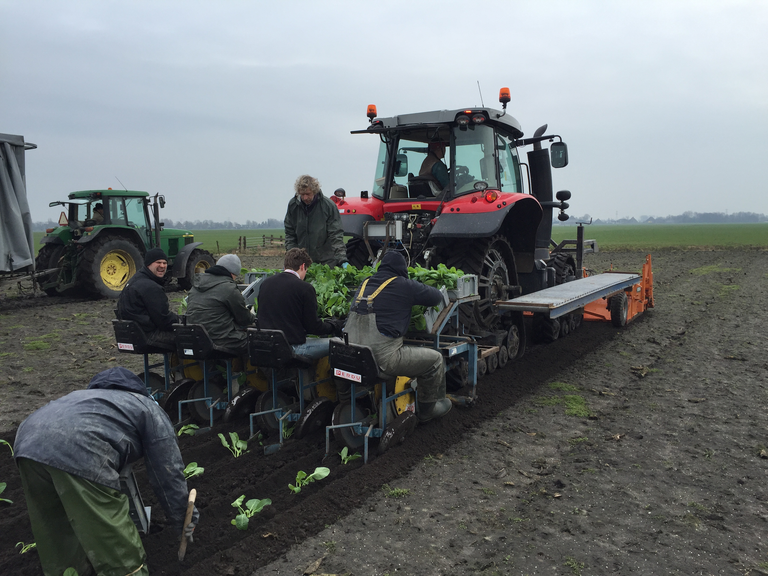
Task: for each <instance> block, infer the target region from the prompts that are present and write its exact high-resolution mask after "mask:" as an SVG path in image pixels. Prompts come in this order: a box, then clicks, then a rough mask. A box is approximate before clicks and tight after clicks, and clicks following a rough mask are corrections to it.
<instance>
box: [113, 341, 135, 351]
mask: <svg viewBox="0 0 768 576" xmlns="http://www.w3.org/2000/svg"><path fill="white" fill-rule="evenodd" d="M117 349H118V350H131V351H132V350H133V344H126V343H124V342H118V343H117Z"/></svg>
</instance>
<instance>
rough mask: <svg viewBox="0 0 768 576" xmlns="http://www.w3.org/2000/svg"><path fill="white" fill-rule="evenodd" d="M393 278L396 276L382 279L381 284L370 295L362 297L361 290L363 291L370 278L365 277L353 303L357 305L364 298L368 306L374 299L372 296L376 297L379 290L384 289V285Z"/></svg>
mask: <svg viewBox="0 0 768 576" xmlns="http://www.w3.org/2000/svg"><path fill="white" fill-rule="evenodd" d="M395 278H397V276H392V278H389V279H388V280H385V281H384V282H383V283H382V284H381V286H379V287H378V288H377V289H376V291H375V292H374V293H373V294H371V295H370V296H368V297H364V296H363V292H365V287H366V286H367V285H368V280H370V278H366V279H365V282H363V285H362V286H360V292H358V293H357V298H355V305H357V304H360V302H361V301H362V300H365V301H366V302H367V303H368V306H370V305H371V302H373V299H374V298H376V296H378V295H379V292H381V291H382V290H384V288H385V287H386V285H387V284H389V283H390V282H392V280H394V279H395Z"/></svg>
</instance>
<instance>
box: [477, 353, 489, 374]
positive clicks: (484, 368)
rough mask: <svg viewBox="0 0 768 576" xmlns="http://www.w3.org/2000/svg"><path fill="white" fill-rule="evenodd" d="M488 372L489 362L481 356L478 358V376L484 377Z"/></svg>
mask: <svg viewBox="0 0 768 576" xmlns="http://www.w3.org/2000/svg"><path fill="white" fill-rule="evenodd" d="M486 374H488V362H486V361H485V358H479V359H478V360H477V377H478V378H482V377H483V376H485V375H486Z"/></svg>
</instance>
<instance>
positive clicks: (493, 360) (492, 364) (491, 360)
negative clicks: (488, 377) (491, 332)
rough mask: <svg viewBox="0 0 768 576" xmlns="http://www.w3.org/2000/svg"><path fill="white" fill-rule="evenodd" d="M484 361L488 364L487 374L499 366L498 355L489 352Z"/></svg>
mask: <svg viewBox="0 0 768 576" xmlns="http://www.w3.org/2000/svg"><path fill="white" fill-rule="evenodd" d="M485 361H486V363H487V364H488V374H493V373H494V372H496V368H498V367H499V355H498V354H491V355H490V356H486V357H485Z"/></svg>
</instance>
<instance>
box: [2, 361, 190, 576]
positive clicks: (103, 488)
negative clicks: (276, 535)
mask: <svg viewBox="0 0 768 576" xmlns="http://www.w3.org/2000/svg"><path fill="white" fill-rule="evenodd" d="M13 449H14V456H15V458H16V463H17V465H18V467H19V473H20V475H21V483H22V486H23V488H24V496H25V498H26V501H27V509H28V510H29V519H30V522H31V524H32V534H33V535H34V537H35V543H36V544H37V547H36V548H37V552H38V555H39V557H40V562H41V563H42V565H43V573H44V574H45V575H46V576H54V575H56V576H59V575H60V574H63V573H64V571H65V570H66V569H67V568H70V567H71V568H75V569H76V570H77V572H78V574H121V575H122V574H134V575H136V576H142V575H147V574H149V571H148V569H147V555H146V553H145V551H144V546H143V545H142V543H141V539H140V537H139V532H138V530H137V529H136V526H135V525H134V523H133V521H132V520H131V518H130V514H129V502H128V496H126V495H125V494H124V493H122V492H121V491H120V473H121V471H122V470H123V469H124V468H125V467H126V466H128V465H130V464H132V463H133V462H136V461H137V460H139V459H141V458H143V459H144V464H145V466H146V470H147V478H148V479H149V483H150V484H151V486H152V490H153V491H154V492H155V495H156V496H157V500H158V502H159V503H160V504H161V505H162V507H163V509H164V510H165V515H166V519H167V529H168V530H170V531H171V532H172V533H173V534H174V535H178V536H181V534H182V532H183V533H184V535H185V536H186V537H187V538H189V539H190V540H191V536H192V532H193V530H194V528H195V525H196V524H197V521H198V516H199V515H198V513H197V510H194V512H193V515H192V521H191V522H190V523H189V524H187V525H186V526H184V520H185V515H186V511H187V502H188V496H189V494H188V492H187V482H186V480H185V479H184V462H183V461H182V459H181V452H179V447H178V444H177V442H176V434H175V432H174V429H173V426H172V425H171V421H170V420H169V419H168V415H167V414H166V413H165V412H164V411H163V409H162V408H160V406H158V405H157V402H155V401H154V399H152V397H150V396H149V395H148V393H147V388H146V387H145V386H144V383H143V382H142V381H141V380H140V379H139V378H138V377H137V376H136V375H135V374H133V373H132V372H130V371H129V370H127V369H126V368H122V367H117V368H110V369H109V370H105V371H103V372H100V373H99V374H96V376H94V377H93V379H92V380H91V383H90V384H89V386H88V389H87V390H77V391H75V392H71V393H69V394H67V395H66V396H63V397H62V398H59V399H58V400H54V401H53V402H50V403H48V404H46V405H45V406H43V407H42V408H40V409H39V410H37V411H35V412H33V413H32V414H31V415H30V416H29V417H28V418H27V419H26V420H24V422H22V423H21V425H20V426H19V429H18V431H17V433H16V442H15V444H14V447H13ZM173 541H174V542H175V541H176V538H173Z"/></svg>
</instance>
